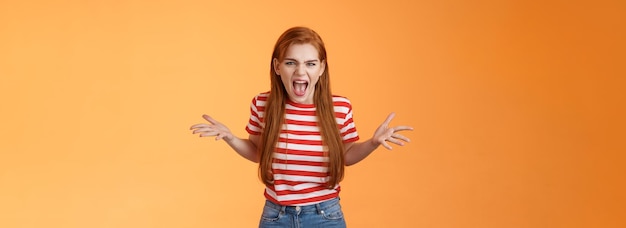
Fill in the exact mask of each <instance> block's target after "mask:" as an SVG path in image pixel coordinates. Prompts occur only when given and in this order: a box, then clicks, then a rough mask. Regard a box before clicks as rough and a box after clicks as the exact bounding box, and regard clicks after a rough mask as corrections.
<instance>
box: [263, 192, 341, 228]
mask: <svg viewBox="0 0 626 228" xmlns="http://www.w3.org/2000/svg"><path fill="white" fill-rule="evenodd" d="M259 227H260V228H272V227H275V228H283V227H295V228H308V227H324V228H335V227H337V228H344V227H346V221H345V220H344V219H343V212H342V211H341V205H339V198H334V199H330V200H327V201H324V202H321V203H318V204H314V205H308V206H281V205H278V204H275V203H273V202H272V201H269V200H266V201H265V206H264V207H263V215H261V222H260V223H259Z"/></svg>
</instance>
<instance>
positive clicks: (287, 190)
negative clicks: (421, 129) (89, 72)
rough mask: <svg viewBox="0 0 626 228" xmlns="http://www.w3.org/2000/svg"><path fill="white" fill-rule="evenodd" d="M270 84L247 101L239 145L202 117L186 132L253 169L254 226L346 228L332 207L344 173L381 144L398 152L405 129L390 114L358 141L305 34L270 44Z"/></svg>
mask: <svg viewBox="0 0 626 228" xmlns="http://www.w3.org/2000/svg"><path fill="white" fill-rule="evenodd" d="M270 82H271V88H270V91H268V92H264V93H260V94H258V95H256V96H255V97H254V98H253V99H252V103H251V105H250V119H249V121H248V125H247V126H246V131H247V132H248V133H249V135H248V138H247V139H246V138H239V137H237V136H235V135H233V134H232V133H231V131H230V130H229V129H228V127H226V126H225V125H224V124H222V123H220V122H218V121H216V120H215V119H213V118H211V117H210V116H208V115H203V118H204V119H205V120H206V121H208V123H206V122H205V123H199V124H195V125H193V126H191V130H192V131H193V133H194V134H199V136H200V137H215V139H216V140H220V139H223V140H224V141H225V142H226V143H228V145H229V146H230V147H231V148H232V149H233V150H234V151H236V152H237V153H238V154H239V155H241V156H242V157H244V158H246V159H248V160H250V161H252V162H255V163H259V176H260V178H261V181H262V182H263V183H264V184H265V186H266V187H265V193H264V195H265V198H266V202H265V206H264V208H263V213H262V215H261V219H260V223H259V227H346V222H345V219H344V217H343V212H342V211H341V205H340V200H339V192H340V191H341V187H340V185H339V183H340V181H341V180H342V179H343V176H344V167H345V166H346V165H353V164H356V163H358V162H359V161H361V160H363V159H364V158H366V157H367V156H368V155H369V154H370V153H372V152H373V151H374V150H375V149H376V148H378V147H379V146H381V145H382V146H383V147H385V148H387V149H391V146H390V145H389V143H393V144H397V145H404V143H406V142H409V139H408V138H407V137H405V136H403V135H401V134H399V133H398V132H400V131H405V130H412V129H413V128H411V127H409V126H396V127H390V126H389V124H390V122H391V120H392V119H393V118H394V115H395V114H394V113H391V114H390V115H389V116H388V117H387V119H386V120H385V121H384V122H383V123H382V124H381V125H380V126H379V127H378V129H376V131H375V133H374V135H373V137H372V138H369V139H367V140H364V141H362V142H359V139H360V137H359V134H358V133H357V130H356V127H355V126H356V125H355V123H354V120H353V119H352V105H351V104H350V100H348V99H347V98H346V97H342V96H338V95H333V94H332V93H331V90H330V74H329V72H328V61H327V58H326V48H325V46H324V42H323V41H322V38H321V37H320V36H319V35H318V34H317V33H316V32H315V31H313V30H311V29H309V28H305V27H294V28H290V29H288V30H287V31H285V32H284V33H283V34H282V35H281V36H280V37H279V38H278V41H277V42H276V45H275V46H274V52H273V53H272V58H271V61H270Z"/></svg>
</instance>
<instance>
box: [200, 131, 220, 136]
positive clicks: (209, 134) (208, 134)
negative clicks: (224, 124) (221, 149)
mask: <svg viewBox="0 0 626 228" xmlns="http://www.w3.org/2000/svg"><path fill="white" fill-rule="evenodd" d="M216 135H217V132H207V133H202V134H200V137H209V136H216Z"/></svg>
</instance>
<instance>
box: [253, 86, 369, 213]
mask: <svg viewBox="0 0 626 228" xmlns="http://www.w3.org/2000/svg"><path fill="white" fill-rule="evenodd" d="M268 96H269V93H268V92H266V93H261V94H259V95H257V96H256V97H254V99H252V104H251V105H250V120H249V121H248V125H247V126H246V131H248V133H250V134H253V135H260V134H261V131H262V129H263V126H264V124H263V117H264V113H265V103H266V101H267V98H268ZM333 105H334V110H335V120H336V121H337V127H338V128H339V132H340V134H341V137H342V139H343V142H344V143H349V142H356V141H358V140H359V135H358V133H357V131H356V127H355V125H354V121H353V119H352V105H351V104H350V101H349V100H348V99H347V98H345V97H340V96H333ZM285 112H286V114H285V123H284V124H283V126H282V130H281V132H280V136H279V140H278V143H277V144H276V149H275V151H274V155H273V157H274V161H273V162H272V171H273V174H274V183H273V185H271V186H266V188H265V197H266V198H267V199H269V200H271V201H273V202H274V203H277V204H280V205H289V206H304V205H310V204H316V203H319V202H322V201H325V200H329V199H332V198H335V197H337V196H338V195H339V191H340V190H341V188H340V187H339V185H337V186H335V188H333V189H328V188H326V184H325V183H326V182H327V181H328V179H329V177H328V167H327V163H328V157H326V156H324V151H325V150H327V147H326V146H324V145H323V143H322V136H321V134H320V130H319V127H318V125H317V116H316V115H315V106H314V105H312V104H298V103H294V102H291V101H289V102H288V103H287V104H286V107H285Z"/></svg>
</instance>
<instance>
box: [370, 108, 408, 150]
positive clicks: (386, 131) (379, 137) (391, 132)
mask: <svg viewBox="0 0 626 228" xmlns="http://www.w3.org/2000/svg"><path fill="white" fill-rule="evenodd" d="M395 116H396V114H395V113H393V112H392V113H391V114H389V116H387V119H386V120H385V122H383V124H381V125H380V126H379V127H378V128H377V129H376V132H374V137H372V143H374V144H375V145H376V146H378V145H383V147H385V148H387V149H388V150H391V146H390V145H389V144H388V143H387V142H391V143H394V144H397V145H400V146H404V142H409V141H410V140H409V138H407V137H405V136H404V135H401V134H398V133H396V132H399V131H406V130H410V131H412V130H413V128H412V127H409V126H397V127H389V123H391V120H392V119H393V117H395ZM403 141H404V142H403Z"/></svg>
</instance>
